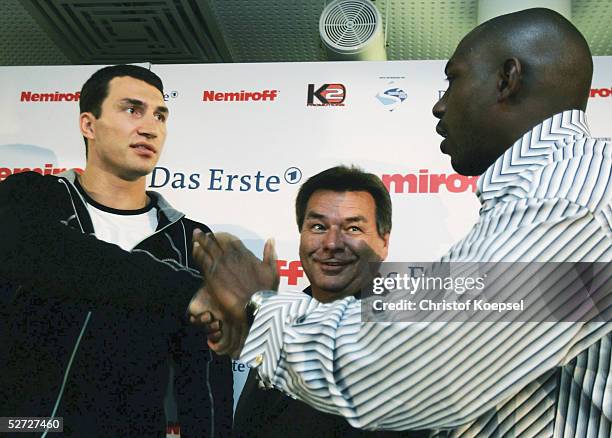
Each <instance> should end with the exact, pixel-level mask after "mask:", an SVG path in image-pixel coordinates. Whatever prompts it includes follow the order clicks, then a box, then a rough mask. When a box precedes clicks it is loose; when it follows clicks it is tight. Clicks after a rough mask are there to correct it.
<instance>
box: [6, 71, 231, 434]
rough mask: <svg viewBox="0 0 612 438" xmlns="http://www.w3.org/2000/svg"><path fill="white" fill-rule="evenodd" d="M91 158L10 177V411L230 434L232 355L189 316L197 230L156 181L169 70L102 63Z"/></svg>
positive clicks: (87, 89)
mask: <svg viewBox="0 0 612 438" xmlns="http://www.w3.org/2000/svg"><path fill="white" fill-rule="evenodd" d="M80 109H81V111H80V112H81V114H80V128H81V133H82V135H83V137H84V139H85V145H86V155H87V165H86V168H85V170H84V172H83V173H82V174H81V175H79V174H77V173H75V172H67V173H65V174H62V175H60V176H59V177H57V176H42V175H39V174H37V173H33V172H27V173H22V174H18V175H14V176H12V177H10V178H8V179H7V180H6V181H4V182H3V183H1V184H0V224H1V227H0V233H1V235H0V241H1V242H2V244H1V246H0V279H1V281H0V285H1V289H0V298H1V300H0V301H1V303H2V306H0V345H2V347H3V352H2V355H0V417H18V416H19V417H24V416H38V417H63V419H64V426H63V427H64V432H65V436H78V437H84V436H87V437H95V436H143V437H144V436H147V437H149V436H165V433H166V428H167V426H168V423H175V422H178V423H179V424H180V427H181V436H182V437H202V436H226V435H227V434H228V433H229V428H230V426H231V406H232V374H231V367H230V363H229V360H228V359H226V358H220V357H218V356H216V355H215V354H214V353H212V352H211V351H210V350H209V349H208V347H207V346H206V337H205V333H204V331H203V330H202V329H201V328H198V327H194V326H191V325H190V324H189V323H188V321H187V319H186V316H185V315H186V311H187V307H188V305H189V304H190V301H191V300H192V299H197V297H195V298H194V294H195V292H196V290H197V289H198V287H199V286H200V285H201V281H202V280H201V278H200V275H199V272H198V270H197V268H196V265H195V264H194V262H193V260H192V256H191V243H190V240H191V234H192V232H193V229H195V228H201V229H204V230H207V229H208V228H207V227H206V226H204V225H202V224H199V223H196V222H193V221H191V220H189V219H186V218H185V216H184V214H182V213H180V212H178V211H176V210H174V209H173V208H172V207H171V206H170V205H169V204H168V203H167V202H166V201H165V200H164V198H163V197H162V196H161V195H159V194H157V193H154V192H147V191H146V181H145V178H146V175H148V174H149V173H150V172H151V171H152V170H153V169H154V167H155V165H156V163H157V161H158V159H159V156H160V154H161V152H162V149H163V145H164V141H165V138H166V119H167V117H168V109H167V107H166V106H165V104H164V99H163V85H162V82H161V80H160V79H159V77H157V75H155V74H154V73H152V72H150V71H149V70H147V69H144V68H142V67H136V66H113V67H107V68H104V69H102V70H99V71H97V72H96V73H94V75H93V76H92V77H91V78H90V79H89V80H88V81H87V82H86V83H85V85H84V86H83V89H82V91H81V97H80Z"/></svg>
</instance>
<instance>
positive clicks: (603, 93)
mask: <svg viewBox="0 0 612 438" xmlns="http://www.w3.org/2000/svg"><path fill="white" fill-rule="evenodd" d="M610 96H612V88H591V94H590V97H610Z"/></svg>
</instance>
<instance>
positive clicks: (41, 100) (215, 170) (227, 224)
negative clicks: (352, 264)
mask: <svg viewBox="0 0 612 438" xmlns="http://www.w3.org/2000/svg"><path fill="white" fill-rule="evenodd" d="M594 62H595V75H594V79H593V84H592V89H593V91H592V93H591V94H592V97H591V99H590V102H589V107H588V111H587V114H588V120H589V123H590V126H591V131H592V134H593V135H595V136H597V137H610V131H611V130H612V129H611V127H610V117H611V115H612V90H611V85H612V80H611V76H612V57H596V58H594ZM444 64H445V61H399V62H341V63H340V62H336V63H333V62H326V63H277V64H206V65H193V64H190V65H154V66H151V69H152V70H153V71H155V72H156V73H157V74H158V75H159V76H160V77H161V78H162V79H163V81H164V86H165V90H166V96H165V98H166V100H167V104H168V106H169V108H170V112H171V114H170V119H169V121H168V140H167V142H166V147H165V151H164V154H163V155H162V158H161V160H160V162H159V164H158V168H157V169H156V170H155V172H154V173H153V175H152V176H151V177H150V178H149V185H150V186H151V187H152V188H154V189H155V190H158V191H160V192H161V193H163V195H164V196H165V197H166V198H167V199H169V200H170V202H171V203H173V204H174V205H175V207H177V208H178V209H179V210H182V211H184V212H185V213H186V214H187V215H188V216H189V217H191V218H193V219H196V220H199V221H202V222H204V223H206V224H207V225H209V226H210V227H211V228H212V229H213V230H217V231H219V230H224V231H230V232H232V233H234V234H237V235H238V236H239V237H241V238H242V239H245V240H246V243H247V246H248V247H249V248H251V249H252V250H254V251H256V253H258V254H260V253H261V250H262V248H263V242H264V241H265V239H266V238H267V237H275V238H276V243H277V250H278V255H279V259H280V265H279V267H280V269H281V273H282V277H281V288H303V287H305V286H306V285H307V281H306V279H305V278H304V277H303V275H302V273H301V272H300V269H299V265H298V263H299V262H298V259H299V257H298V252H297V248H298V241H299V240H298V233H297V227H296V224H295V217H294V207H293V205H294V199H295V195H296V193H297V190H298V189H299V186H300V184H301V183H302V182H304V181H305V179H306V178H308V177H309V176H311V175H313V174H315V173H317V172H319V171H321V170H323V169H326V168H328V167H331V166H334V165H337V164H340V163H343V164H356V165H359V166H361V167H362V168H364V169H365V170H367V171H369V172H372V173H375V174H377V175H379V176H381V177H382V178H383V180H384V181H385V182H386V183H387V184H388V185H389V188H390V192H391V195H392V200H393V210H394V211H393V232H392V237H391V246H390V252H389V258H388V260H389V261H407V260H410V261H431V260H433V259H435V258H436V257H439V256H440V255H442V254H443V253H444V252H445V250H446V249H448V247H449V246H450V245H451V244H452V243H454V242H455V241H457V240H459V239H460V238H461V237H462V236H463V235H464V234H465V233H466V232H467V230H468V229H469V227H470V225H471V224H472V223H474V221H475V220H476V217H477V213H478V208H479V204H478V201H477V199H476V197H475V196H474V194H473V192H472V190H473V187H475V180H474V179H470V178H465V177H460V176H457V175H455V176H453V174H454V172H453V170H452V169H451V167H450V164H449V159H448V157H446V156H444V155H443V154H442V153H441V152H440V150H439V143H440V140H441V138H440V137H439V136H438V135H437V134H436V133H435V125H436V123H437V120H436V119H435V118H434V117H433V116H432V114H431V108H432V106H433V105H434V103H435V102H436V101H437V99H438V98H439V95H440V93H441V92H442V91H443V90H444V89H445V88H446V83H445V81H444V73H443V70H444ZM98 68H100V66H62V67H0V84H1V85H0V87H1V91H2V93H1V94H0V120H1V124H0V181H1V180H3V179H5V178H6V177H7V176H8V175H10V174H12V173H14V172H16V171H17V172H18V171H20V170H21V169H23V168H30V169H37V171H40V172H43V173H53V172H54V171H55V172H57V171H59V169H62V168H70V167H77V168H83V167H84V164H85V161H84V159H85V154H84V144H83V140H82V138H81V136H80V134H79V130H78V123H77V122H78V103H77V102H76V98H77V96H76V95H75V93H76V92H78V91H79V90H80V88H81V86H82V84H83V82H84V81H85V80H86V79H87V78H88V77H89V76H90V75H91V74H92V73H93V72H94V71H96V70H97V69H98ZM309 84H312V86H310V88H311V89H312V90H313V91H316V90H320V92H319V93H318V95H319V96H322V95H323V94H325V91H324V89H325V87H324V84H342V85H343V87H340V86H338V85H335V86H334V85H330V86H329V87H327V90H328V91H329V94H328V95H327V96H328V98H329V100H330V101H331V100H336V101H337V100H341V97H342V96H344V101H343V102H342V105H334V106H309V105H308V104H307V102H308V100H309V93H308V90H309ZM321 87H323V88H321ZM343 88H344V92H343V91H342V89H343ZM266 90H268V91H267V92H266ZM241 91H242V92H244V93H245V94H247V93H262V94H255V95H251V96H250V98H249V100H238V101H236V100H234V101H224V100H221V98H223V97H224V96H223V94H218V95H217V94H216V93H233V92H237V93H240V92H241ZM559 92H560V93H562V92H563V90H562V89H560V90H559ZM43 93H50V94H51V95H50V96H41V94H43ZM205 96H206V97H208V98H209V99H211V98H212V100H205V99H204V97H205ZM215 96H216V98H217V99H219V100H215ZM239 96H240V95H239ZM243 97H244V94H243ZM264 97H265V100H264V99H263V98H264ZM334 97H336V99H334ZM253 98H255V99H258V98H259V100H253ZM310 100H311V101H312V103H314V104H320V103H321V100H320V99H318V98H317V96H316V95H314V94H312V93H311V96H310ZM229 175H237V177H229ZM393 175H395V176H393ZM404 177H406V178H407V179H409V180H410V179H412V182H411V184H412V187H411V189H412V191H413V193H410V190H409V187H408V185H405V186H403V193H402V190H401V187H402V186H401V184H397V183H395V182H390V181H399V180H400V179H403V178H404ZM229 179H232V182H231V185H230V182H229ZM445 179H450V180H449V181H448V186H450V188H449V187H448V186H447V185H445V184H444V183H442V184H440V186H439V187H438V188H437V189H436V188H433V187H432V180H433V181H434V182H435V181H440V180H442V181H444V180H445ZM426 182H428V184H426ZM249 183H250V184H249ZM453 184H454V185H453ZM433 185H435V184H433ZM230 189H231V190H230ZM258 189H259V190H258ZM300 275H301V277H300ZM236 377H238V379H237V388H236V389H237V390H238V388H239V387H241V380H242V379H244V373H237V376H236ZM236 398H237V397H236Z"/></svg>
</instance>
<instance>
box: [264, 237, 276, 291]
mask: <svg viewBox="0 0 612 438" xmlns="http://www.w3.org/2000/svg"><path fill="white" fill-rule="evenodd" d="M276 260H277V255H276V243H275V241H274V239H272V238H270V239H268V240H266V244H265V246H264V255H263V263H264V265H267V266H268V268H269V269H270V272H271V273H272V276H273V278H272V290H278V284H279V282H280V277H279V275H278V268H277V266H276V265H277V264H276Z"/></svg>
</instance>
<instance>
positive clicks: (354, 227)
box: [348, 225, 361, 233]
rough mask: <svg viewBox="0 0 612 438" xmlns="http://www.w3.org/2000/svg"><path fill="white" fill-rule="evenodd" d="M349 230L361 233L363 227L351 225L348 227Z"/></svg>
mask: <svg viewBox="0 0 612 438" xmlns="http://www.w3.org/2000/svg"><path fill="white" fill-rule="evenodd" d="M348 230H349V232H351V233H361V228H359V227H358V226H355V225H351V226H350V227H348Z"/></svg>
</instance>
